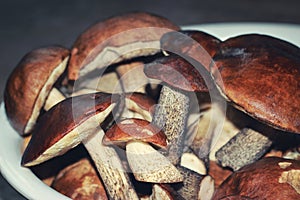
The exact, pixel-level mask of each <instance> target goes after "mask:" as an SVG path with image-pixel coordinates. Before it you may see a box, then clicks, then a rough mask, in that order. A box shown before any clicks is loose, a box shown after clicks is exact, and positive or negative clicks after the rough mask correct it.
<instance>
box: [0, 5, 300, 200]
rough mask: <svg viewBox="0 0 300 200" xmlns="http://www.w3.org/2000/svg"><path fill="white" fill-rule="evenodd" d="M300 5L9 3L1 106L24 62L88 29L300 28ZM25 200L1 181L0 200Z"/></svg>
mask: <svg viewBox="0 0 300 200" xmlns="http://www.w3.org/2000/svg"><path fill="white" fill-rule="evenodd" d="M299 8H300V1H299V0H276V1H273V0H227V1H219V0H209V1H200V0H188V1H170V0H164V1H158V0H152V1H148V0H144V1H140V0H139V1H138V0H136V1H133V0H127V1H125V0H102V1H100V0H90V1H82V0H73V1H67V0H52V1H47V2H46V1H39V0H26V1H17V0H9V1H8V0H6V1H1V3H0V27H1V29H0V44H1V45H0V52H1V55H0V100H1V101H2V98H3V89H4V87H5V82H6V79H7V77H8V76H9V74H10V72H11V71H12V69H13V68H14V67H15V66H16V64H17V63H18V62H19V60H20V59H21V58H22V56H23V55H24V54H25V53H26V52H28V51H30V50H32V49H34V48H37V47H40V46H45V45H49V44H61V45H63V46H66V47H71V45H72V43H73V41H74V40H75V39H76V37H77V36H78V34H79V33H81V32H82V31H83V30H84V29H85V28H87V27H88V26H90V25H91V24H93V23H95V22H96V21H99V20H103V19H105V18H107V17H109V16H112V15H117V14H120V13H124V12H128V11H148V12H152V13H155V14H158V15H162V16H164V17H166V18H168V19H170V20H171V21H173V22H175V23H177V24H179V25H188V24H203V23H215V22H281V23H292V24H300V12H299ZM8 199H25V198H24V197H22V196H21V195H20V194H19V193H18V192H17V191H15V190H14V189H13V188H12V187H11V186H10V185H9V184H8V183H7V181H6V180H5V179H4V178H3V177H2V176H0V200H8Z"/></svg>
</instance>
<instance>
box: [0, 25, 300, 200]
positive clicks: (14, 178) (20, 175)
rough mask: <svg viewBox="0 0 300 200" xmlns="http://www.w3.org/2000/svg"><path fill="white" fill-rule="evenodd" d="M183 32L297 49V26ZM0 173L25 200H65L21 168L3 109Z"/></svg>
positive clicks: (207, 28)
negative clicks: (253, 36) (266, 39)
mask: <svg viewBox="0 0 300 200" xmlns="http://www.w3.org/2000/svg"><path fill="white" fill-rule="evenodd" d="M183 28H184V29H195V30H202V31H205V32H207V33H210V34H212V35H214V36H216V37H218V38H220V39H222V40H224V39H227V38H228V37H232V36H236V35H240V34H245V33H262V34H268V35H272V36H275V37H278V38H281V39H284V40H287V41H289V42H291V43H294V44H295V45H298V46H300V37H299V35H300V26H299V25H290V24H270V23H222V24H204V25H191V26H185V27H183ZM0 124H1V130H0V132H1V133H0V134H1V140H0V170H1V173H2V175H3V176H4V177H5V178H6V179H7V181H8V182H9V183H10V184H11V185H12V186H13V187H14V188H15V189H16V190H18V191H19V192H20V193H21V194H22V195H24V196H25V197H26V198H28V199H36V200H40V199H43V200H48V199H49V200H64V199H65V200H67V199H69V198H67V197H65V196H64V195H62V194H60V193H58V192H56V191H55V190H53V189H52V188H50V187H49V186H47V185H46V184H44V183H43V182H42V181H41V180H39V179H38V178H37V177H36V176H35V175H34V174H33V173H32V172H31V171H30V170H29V169H27V168H24V167H21V165H20V162H21V156H22V155H21V150H20V149H21V145H22V138H21V137H20V136H19V135H18V134H17V133H16V131H14V129H13V128H12V127H11V126H10V124H9V122H8V120H7V118H6V114H5V109H4V104H3V103H2V104H1V105H0Z"/></svg>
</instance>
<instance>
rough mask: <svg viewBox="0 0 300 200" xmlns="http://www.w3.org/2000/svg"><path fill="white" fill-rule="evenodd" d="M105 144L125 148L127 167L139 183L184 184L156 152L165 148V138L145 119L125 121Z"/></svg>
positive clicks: (110, 130)
mask: <svg viewBox="0 0 300 200" xmlns="http://www.w3.org/2000/svg"><path fill="white" fill-rule="evenodd" d="M103 144H105V145H109V144H113V145H121V146H125V145H126V147H125V148H126V157H127V160H128V164H129V166H130V168H131V170H132V173H133V175H134V177H135V179H136V180H138V181H142V182H150V183H174V182H181V181H182V180H183V179H182V176H181V174H180V172H179V171H178V170H177V169H176V167H175V166H174V165H173V164H171V163H170V161H169V160H168V159H167V158H165V157H164V156H163V155H162V154H160V153H159V152H158V151H157V150H156V149H155V148H153V147H152V146H151V145H150V144H152V145H154V146H155V147H157V148H166V146H167V142H166V136H165V135H164V133H163V132H162V131H161V130H160V129H159V128H158V127H156V126H155V125H153V124H151V123H150V122H148V121H146V120H143V119H134V118H133V119H125V120H122V121H120V122H119V123H117V124H115V125H113V126H112V127H111V128H110V129H109V130H108V131H107V132H106V133H105V137H104V138H103Z"/></svg>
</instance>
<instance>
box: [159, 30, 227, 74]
mask: <svg viewBox="0 0 300 200" xmlns="http://www.w3.org/2000/svg"><path fill="white" fill-rule="evenodd" d="M160 43H161V48H162V49H163V50H166V51H169V52H173V53H176V54H178V55H179V56H181V57H186V56H188V57H191V58H192V59H194V60H196V61H197V62H199V63H201V64H202V65H203V66H204V67H205V68H206V69H209V67H210V65H211V62H212V57H213V56H214V55H215V53H216V52H217V51H218V50H219V46H220V44H221V41H220V40H219V39H218V38H216V37H214V36H212V35H210V34H208V33H205V32H202V31H197V30H181V31H177V32H175V31H173V32H168V33H166V34H164V35H163V36H162V38H161V40H160Z"/></svg>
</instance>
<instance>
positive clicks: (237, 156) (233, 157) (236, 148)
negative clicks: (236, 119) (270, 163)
mask: <svg viewBox="0 0 300 200" xmlns="http://www.w3.org/2000/svg"><path fill="white" fill-rule="evenodd" d="M271 145H272V141H271V140H270V139H269V138H268V137H266V136H264V135H262V134H260V133H259V132H256V131H254V130H252V129H249V128H244V129H242V130H241V131H240V132H239V133H238V134H237V135H236V136H234V137H233V138H232V139H231V140H229V142H227V143H226V144H225V145H224V146H223V147H221V149H219V150H218V151H217V152H216V158H217V160H218V161H219V163H220V164H221V165H222V166H223V167H230V168H232V169H233V170H234V171H237V170H239V169H240V168H241V167H243V166H245V165H248V164H251V163H253V162H255V161H257V160H258V159H260V158H261V157H262V156H263V155H264V154H265V153H266V152H267V151H268V150H269V148H270V147H271Z"/></svg>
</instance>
